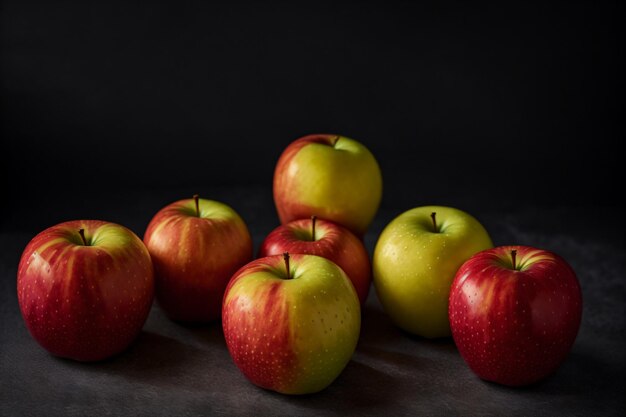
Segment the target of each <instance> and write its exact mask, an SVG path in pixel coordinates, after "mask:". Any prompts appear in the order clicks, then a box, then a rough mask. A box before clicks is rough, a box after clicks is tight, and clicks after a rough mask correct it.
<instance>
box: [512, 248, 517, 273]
mask: <svg viewBox="0 0 626 417" xmlns="http://www.w3.org/2000/svg"><path fill="white" fill-rule="evenodd" d="M516 257H517V250H515V249H513V250H511V263H512V264H513V270H515V269H516V265H515V258H516Z"/></svg>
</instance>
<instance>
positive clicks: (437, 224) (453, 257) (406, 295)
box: [373, 206, 493, 338]
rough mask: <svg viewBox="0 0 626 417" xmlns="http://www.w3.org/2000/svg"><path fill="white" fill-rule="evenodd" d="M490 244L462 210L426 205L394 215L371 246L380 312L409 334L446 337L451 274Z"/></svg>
mask: <svg viewBox="0 0 626 417" xmlns="http://www.w3.org/2000/svg"><path fill="white" fill-rule="evenodd" d="M491 247H493V244H492V243H491V239H490V237H489V235H488V234H487V231H486V230H485V228H484V227H483V226H482V225H481V224H480V223H479V222H478V220H476V219H475V218H474V217H472V216H471V215H469V214H467V213H465V212H463V211H461V210H457V209H454V208H450V207H441V206H426V207H418V208H414V209H412V210H409V211H407V212H405V213H403V214H401V215H399V216H398V217H396V218H395V219H394V220H392V221H391V223H389V224H388V225H387V227H385V229H384V230H383V232H382V233H381V235H380V237H379V239H378V242H377V243H376V248H375V249H374V259H373V268H374V271H373V275H374V286H375V288H376V293H377V294H378V298H379V299H380V302H381V304H382V306H383V308H384V310H385V312H386V313H387V314H388V315H389V316H390V317H391V319H392V320H393V321H394V323H395V324H396V325H397V326H399V327H401V328H402V329H404V330H406V331H408V332H410V333H414V334H417V335H420V336H424V337H428V338H435V337H446V336H450V335H451V333H450V323H449V320H448V296H449V295H450V287H451V285H452V281H453V279H454V276H455V274H456V272H457V270H458V269H459V268H460V267H461V265H462V264H463V263H464V262H465V261H466V260H468V259H469V258H470V257H472V255H474V254H475V253H477V252H480V251H482V250H485V249H489V248H491Z"/></svg>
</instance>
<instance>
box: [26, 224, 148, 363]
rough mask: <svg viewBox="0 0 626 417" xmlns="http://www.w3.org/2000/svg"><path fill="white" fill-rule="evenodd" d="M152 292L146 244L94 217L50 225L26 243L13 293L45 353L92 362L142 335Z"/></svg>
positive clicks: (124, 230)
mask: <svg viewBox="0 0 626 417" xmlns="http://www.w3.org/2000/svg"><path fill="white" fill-rule="evenodd" d="M153 297H154V274H153V268H152V262H151V261H150V255H149V254H148V250H147V249H146V247H145V246H144V244H143V242H142V241H141V239H139V238H138V237H137V236H136V235H135V234H134V233H133V232H131V231H130V230H128V229H127V228H125V227H123V226H120V225H117V224H114V223H108V222H104V221H99V220H75V221H70V222H65V223H61V224H58V225H56V226H53V227H50V228H48V229H46V230H44V231H43V232H41V233H39V234H38V235H37V236H35V237H34V238H33V239H32V240H31V241H30V242H29V243H28V245H27V246H26V248H25V249H24V253H23V254H22V258H21V260H20V263H19V267H18V272H17V298H18V301H19V305H20V310H21V312H22V317H23V318H24V322H25V323H26V327H27V328H28V330H29V331H30V334H31V335H32V336H33V338H34V339H35V340H36V341H37V342H39V344H40V345H41V346H42V347H43V348H44V349H46V350H48V351H49V352H50V353H52V354H53V355H56V356H60V357H64V358H70V359H75V360H78V361H97V360H101V359H105V358H108V357H110V356H112V355H115V354H116V353H119V352H121V351H123V350H124V349H125V348H126V347H127V346H128V345H129V344H130V343H131V342H132V341H133V340H134V339H135V337H136V336H137V335H138V334H139V332H140V331H141V328H142V327H143V324H144V322H145V321H146V318H147V317H148V313H149V311H150V307H151V306H152V299H153Z"/></svg>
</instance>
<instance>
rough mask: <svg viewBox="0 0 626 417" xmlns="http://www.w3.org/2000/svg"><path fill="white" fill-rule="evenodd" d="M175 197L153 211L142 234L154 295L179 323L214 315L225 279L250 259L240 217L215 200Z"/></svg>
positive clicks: (249, 243)
mask: <svg viewBox="0 0 626 417" xmlns="http://www.w3.org/2000/svg"><path fill="white" fill-rule="evenodd" d="M198 205H199V209H200V213H199V214H198V213H196V209H195V202H194V200H193V199H184V200H180V201H176V202H174V203H172V204H169V205H167V206H166V207H164V208H163V209H161V210H159V212H158V213H157V214H155V215H154V217H153V218H152V220H151V221H150V223H149V224H148V227H147V229H146V233H145V235H144V239H143V240H144V242H145V244H146V247H147V248H148V250H149V251H150V255H151V256H152V261H153V263H154V270H155V283H156V298H157V301H158V302H159V305H160V306H161V307H162V308H163V310H164V311H165V313H166V314H167V315H168V316H169V317H170V318H171V319H172V320H178V321H183V322H198V323H203V322H210V321H213V320H218V319H219V318H220V315H221V312H222V298H223V297H224V290H225V289H226V285H227V284H228V281H229V280H230V278H231V277H232V276H233V274H234V273H235V272H236V271H237V270H238V269H239V268H241V267H242V266H243V265H245V264H246V263H248V262H249V261H250V260H252V238H251V237H250V233H249V232H248V228H247V226H246V224H245V222H244V221H243V219H242V218H241V217H240V216H239V215H238V214H237V212H235V210H233V209H232V208H231V207H230V206H228V205H226V204H223V203H221V202H219V201H214V200H206V199H203V198H201V199H199V200H198Z"/></svg>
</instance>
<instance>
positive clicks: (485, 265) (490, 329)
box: [449, 246, 582, 386]
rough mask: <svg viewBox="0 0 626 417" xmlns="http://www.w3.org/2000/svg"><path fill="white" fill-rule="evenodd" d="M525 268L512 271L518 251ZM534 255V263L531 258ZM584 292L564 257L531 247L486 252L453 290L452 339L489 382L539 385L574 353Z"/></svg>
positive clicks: (476, 258) (463, 272) (458, 276)
mask: <svg viewBox="0 0 626 417" xmlns="http://www.w3.org/2000/svg"><path fill="white" fill-rule="evenodd" d="M512 250H516V251H517V254H516V259H517V265H518V266H519V265H523V263H524V262H527V266H526V267H523V268H522V270H514V269H512V263H511V251H512ZM529 260H530V261H529ZM581 315H582V295H581V290H580V285H579V283H578V280H577V278H576V275H575V273H574V271H573V270H572V268H571V267H570V266H569V265H568V264H567V263H566V262H565V261H564V260H563V259H562V258H561V257H559V256H558V255H556V254H554V253H551V252H548V251H544V250H540V249H535V248H531V247H527V246H503V247H498V248H494V249H489V250H486V251H483V252H479V253H478V254H476V255H474V256H473V257H472V258H470V259H469V260H468V261H467V262H465V263H464V264H463V265H462V266H461V268H460V269H459V271H458V272H457V274H456V277H455V279H454V282H453V284H452V290H451V292H450V303H449V318H450V327H451V329H452V337H453V338H454V341H455V343H456V345H457V348H458V349H459V352H460V354H461V356H462V357H463V359H464V360H465V361H466V362H467V364H468V365H469V366H470V368H471V369H472V370H473V371H474V372H475V373H476V374H477V375H478V376H479V377H480V378H482V379H485V380H488V381H493V382H497V383H500V384H504V385H510V386H521V385H528V384H532V383H534V382H537V381H539V380H541V379H543V378H545V377H546V376H548V375H550V374H551V373H552V372H554V371H555V370H556V368H557V367H558V366H559V364H560V363H561V362H562V361H563V360H564V359H565V357H566V356H567V354H568V352H569V350H570V348H571V346H572V344H573V343H574V340H575V339H576V335H577V333H578V329H579V327H580V320H581Z"/></svg>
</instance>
